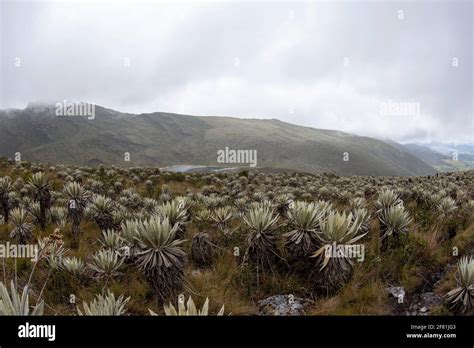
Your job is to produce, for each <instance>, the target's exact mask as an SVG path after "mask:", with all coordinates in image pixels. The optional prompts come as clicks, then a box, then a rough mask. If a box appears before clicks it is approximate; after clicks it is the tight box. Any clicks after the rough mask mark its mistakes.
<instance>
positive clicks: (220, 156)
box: [217, 146, 257, 167]
mask: <svg viewBox="0 0 474 348" xmlns="http://www.w3.org/2000/svg"><path fill="white" fill-rule="evenodd" d="M217 163H221V164H248V165H249V166H250V167H256V166H257V150H233V149H229V147H227V146H226V147H225V149H224V150H218V151H217Z"/></svg>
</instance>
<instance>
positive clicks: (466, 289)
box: [446, 256, 474, 313]
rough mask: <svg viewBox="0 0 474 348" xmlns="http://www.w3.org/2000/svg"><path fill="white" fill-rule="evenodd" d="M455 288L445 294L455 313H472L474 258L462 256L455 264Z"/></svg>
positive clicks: (473, 306)
mask: <svg viewBox="0 0 474 348" xmlns="http://www.w3.org/2000/svg"><path fill="white" fill-rule="evenodd" d="M456 284H457V286H456V287H455V288H454V289H453V290H451V291H450V292H448V293H447V294H446V299H447V301H448V302H449V303H450V305H451V306H452V308H453V309H454V310H455V311H459V312H461V313H472V312H473V309H474V258H472V257H467V256H464V257H462V258H461V259H460V260H459V262H458V264H457V273H456Z"/></svg>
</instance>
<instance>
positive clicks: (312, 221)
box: [284, 201, 325, 257]
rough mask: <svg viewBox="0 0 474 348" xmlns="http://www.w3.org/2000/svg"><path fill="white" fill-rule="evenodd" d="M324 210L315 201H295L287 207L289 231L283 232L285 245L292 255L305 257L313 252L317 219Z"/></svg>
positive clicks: (317, 225)
mask: <svg viewBox="0 0 474 348" xmlns="http://www.w3.org/2000/svg"><path fill="white" fill-rule="evenodd" d="M324 214H325V210H324V209H323V210H320V209H319V206H318V205H316V204H315V203H306V202H302V201H296V202H294V203H293V204H292V206H291V208H289V209H288V220H289V221H288V224H289V227H290V229H291V231H289V232H287V233H285V234H284V236H285V237H286V241H285V247H286V248H287V250H288V252H289V254H290V255H292V256H294V257H307V256H309V254H310V253H311V252H314V249H315V246H316V243H317V230H318V229H319V221H320V219H321V218H322V217H323V216H324Z"/></svg>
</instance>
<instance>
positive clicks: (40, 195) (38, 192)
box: [28, 172, 51, 230]
mask: <svg viewBox="0 0 474 348" xmlns="http://www.w3.org/2000/svg"><path fill="white" fill-rule="evenodd" d="M28 186H29V187H30V188H31V189H32V191H33V195H34V198H35V199H36V200H37V201H39V204H40V216H39V223H40V226H41V229H43V230H44V229H45V228H46V210H47V209H49V208H50V206H51V183H50V181H49V179H48V177H47V176H46V174H44V173H43V172H39V173H35V174H33V175H32V176H31V178H30V179H29V181H28Z"/></svg>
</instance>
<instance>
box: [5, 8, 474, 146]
mask: <svg viewBox="0 0 474 348" xmlns="http://www.w3.org/2000/svg"><path fill="white" fill-rule="evenodd" d="M1 6H2V10H3V11H2V12H3V15H2V19H3V23H2V31H1V33H2V36H3V40H4V43H3V54H2V75H3V78H2V81H3V89H2V95H1V97H2V98H1V99H0V106H1V107H24V106H25V105H26V104H27V103H28V102H29V101H36V100H50V101H54V100H62V99H73V100H85V101H89V102H95V103H97V104H100V105H104V106H106V107H109V108H115V109H118V110H120V111H128V112H137V113H139V112H153V111H168V112H183V113H189V114H195V115H228V116H237V117H261V118H278V119H281V120H283V121H287V122H292V123H297V124H302V125H308V126H313V127H317V128H330V129H339V130H341V131H346V132H351V133H356V134H360V135H368V136H375V137H390V138H392V139H395V140H400V141H411V140H426V139H427V136H429V137H431V139H433V140H443V141H449V140H455V141H459V142H469V141H471V142H474V139H473V138H472V137H473V134H474V130H473V129H474V125H473V113H472V41H473V40H472V39H473V38H472V27H471V23H472V4H471V3H469V2H450V3H431V2H424V3H416V4H415V3H411V2H383V3H380V2H377V3H376V2H368V3H362V2H346V1H343V2H337V3H333V2H316V3H295V2H291V3H282V2H276V3H252V2H240V3H228V2H226V3H217V2H215V3H204V2H197V3H196V2H195V3H191V4H188V3H183V2H178V3H165V2H150V1H140V2H138V4H137V3H136V2H133V1H121V2H119V3H118V4H117V3H116V2H114V3H113V4H112V3H110V2H107V1H101V2H99V3H97V2H85V3H84V2H80V3H79V2H72V3H64V2H15V3H14V2H2V5H1ZM400 8H403V10H404V15H405V19H404V20H403V21H401V20H399V19H398V18H397V15H398V10H399V9H400ZM24 23H28V25H24ZM15 57H21V59H22V66H21V68H15V67H14V66H13V64H12V62H13V60H14V58H15ZM344 57H347V58H348V59H349V60H348V62H349V66H344V65H343V63H344ZM452 57H458V58H459V62H460V66H459V67H457V68H454V67H452V64H451V63H452ZM235 58H238V60H239V62H240V64H239V66H238V67H236V66H235V65H234V59H235ZM125 60H126V61H127V62H130V66H126V65H125V64H124V62H125ZM6 86H8V87H6ZM387 100H393V101H399V102H409V101H415V102H418V103H419V104H420V110H421V115H420V116H419V117H417V118H413V117H393V116H391V117H381V115H380V104H381V103H383V102H386V101H387ZM290 110H293V112H290Z"/></svg>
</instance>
